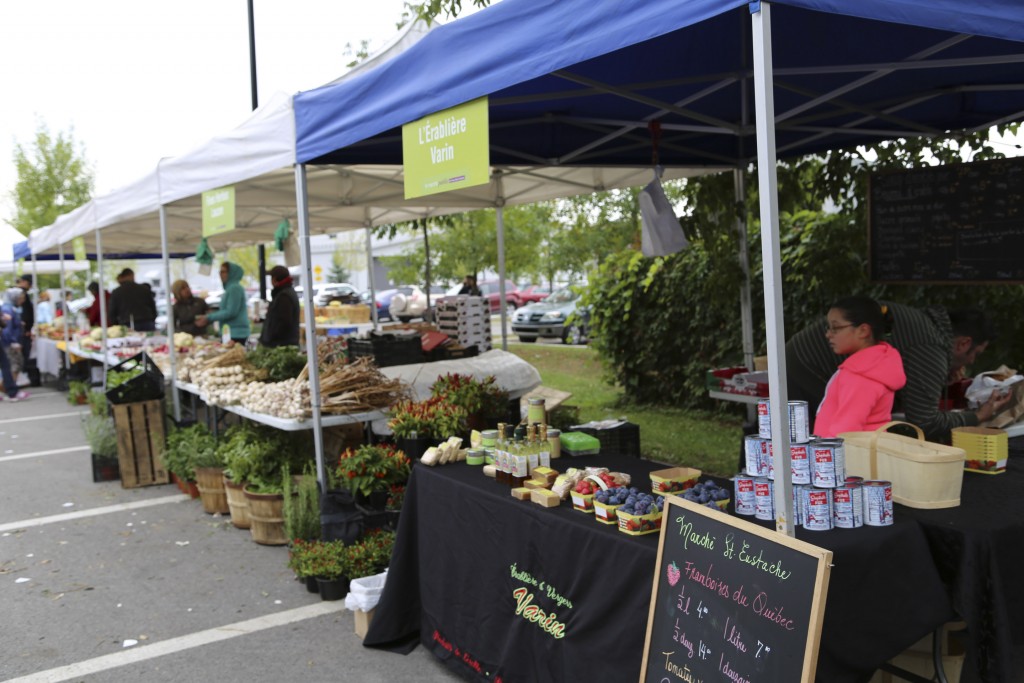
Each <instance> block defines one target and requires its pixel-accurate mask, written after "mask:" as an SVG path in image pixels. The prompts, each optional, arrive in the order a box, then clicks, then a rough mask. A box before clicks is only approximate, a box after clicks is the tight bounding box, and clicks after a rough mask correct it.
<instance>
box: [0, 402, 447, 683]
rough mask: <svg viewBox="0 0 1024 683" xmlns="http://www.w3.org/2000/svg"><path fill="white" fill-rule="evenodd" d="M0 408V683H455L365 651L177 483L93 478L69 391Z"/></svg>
mask: <svg viewBox="0 0 1024 683" xmlns="http://www.w3.org/2000/svg"><path fill="white" fill-rule="evenodd" d="M31 391H32V398H31V399H29V400H27V401H24V402H20V403H8V402H3V403H0V482H3V483H2V486H3V496H2V497H0V604H2V605H3V608H4V609H3V625H2V626H0V680H2V681H12V680H16V681H47V682H53V681H85V682H89V683H92V682H99V681H104V682H110V681H112V682H115V683H116V682H120V681H125V682H127V681H132V682H133V683H134V682H136V681H147V682H150V681H156V682H160V681H195V680H214V681H218V683H229V682H233V681H247V682H252V681H292V680H300V679H301V680H303V681H339V680H341V681H358V682H360V683H363V682H365V683H374V682H376V681H413V680H415V681H453V680H460V679H458V678H457V677H455V676H454V675H452V674H450V673H448V672H447V671H446V670H445V669H443V668H442V667H441V665H440V664H439V663H438V662H437V661H436V660H435V659H434V658H433V657H432V656H431V655H429V654H427V653H426V652H425V651H424V650H423V648H417V650H416V651H415V652H413V653H412V654H411V655H409V656H406V657H403V656H401V655H394V654H390V653H384V652H379V651H376V650H369V649H366V648H364V647H362V641H360V640H359V639H358V638H357V637H356V636H355V635H354V633H353V615H352V613H351V612H348V611H346V610H345V609H344V605H343V603H340V602H322V601H320V600H319V598H318V596H316V595H313V594H310V593H307V592H306V591H305V589H304V588H303V587H302V586H301V585H300V584H299V583H298V582H296V581H295V580H294V578H293V577H292V574H291V572H290V571H289V570H288V568H287V567H286V566H285V564H286V560H287V551H286V550H285V549H284V548H283V547H267V546H260V545H257V544H255V543H253V542H252V540H251V539H250V536H249V532H248V531H243V530H239V529H235V528H234V527H232V526H231V525H230V523H228V521H227V519H226V517H223V518H222V517H218V516H210V515H207V514H205V513H204V512H203V510H202V507H201V506H200V504H199V501H193V500H189V499H188V498H187V497H186V496H183V495H181V494H179V492H178V489H177V488H176V487H174V486H171V485H166V486H152V487H146V488H137V489H122V488H121V486H120V483H119V482H105V483H99V484H94V483H93V482H92V472H91V465H90V457H89V449H88V448H87V447H86V446H85V441H84V439H83V437H82V430H81V427H80V426H79V420H80V417H79V414H80V413H82V412H83V411H82V409H81V408H79V407H74V406H69V405H68V404H67V403H66V401H65V399H64V394H62V393H58V392H56V391H53V390H50V389H46V388H43V389H33V390H31Z"/></svg>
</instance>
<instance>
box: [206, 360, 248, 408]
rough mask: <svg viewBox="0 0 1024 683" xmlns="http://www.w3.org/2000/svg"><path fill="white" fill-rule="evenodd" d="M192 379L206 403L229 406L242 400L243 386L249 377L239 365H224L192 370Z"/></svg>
mask: <svg viewBox="0 0 1024 683" xmlns="http://www.w3.org/2000/svg"><path fill="white" fill-rule="evenodd" d="M192 379H193V381H194V382H195V383H196V385H198V386H199V394H200V396H202V397H204V398H203V400H204V401H206V402H207V403H208V404H210V405H213V406H218V405H219V406H229V405H233V404H235V403H239V402H240V401H241V400H242V395H243V393H244V386H245V384H246V383H247V382H248V380H249V379H251V378H250V377H247V376H246V373H245V370H243V369H242V366H241V365H226V366H224V367H211V368H206V369H205V370H199V371H197V372H193V373H192Z"/></svg>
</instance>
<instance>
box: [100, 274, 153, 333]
mask: <svg viewBox="0 0 1024 683" xmlns="http://www.w3.org/2000/svg"><path fill="white" fill-rule="evenodd" d="M117 281H118V282H120V283H121V286H120V287H118V288H117V289H115V290H114V291H113V292H112V293H111V295H110V311H109V313H110V320H109V321H108V322H111V323H112V324H114V325H127V326H128V327H131V328H132V329H134V330H136V331H138V332H152V331H154V330H155V329H156V301H155V300H154V299H153V292H152V290H150V289H148V288H146V287H143V286H142V285H140V284H138V283H137V282H135V271H133V270H132V269H131V268H125V269H124V270H122V271H121V273H120V275H118V276H117Z"/></svg>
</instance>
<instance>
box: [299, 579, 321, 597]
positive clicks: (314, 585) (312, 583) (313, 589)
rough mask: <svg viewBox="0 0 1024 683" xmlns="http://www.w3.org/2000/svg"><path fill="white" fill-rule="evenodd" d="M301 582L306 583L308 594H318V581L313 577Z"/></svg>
mask: <svg viewBox="0 0 1024 683" xmlns="http://www.w3.org/2000/svg"><path fill="white" fill-rule="evenodd" d="M303 580H304V581H305V582H306V590H307V591H309V592H310V593H319V592H320V580H319V579H317V578H316V577H315V576H307V577H306V578H305V579H303Z"/></svg>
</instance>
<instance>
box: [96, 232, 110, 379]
mask: <svg viewBox="0 0 1024 683" xmlns="http://www.w3.org/2000/svg"><path fill="white" fill-rule="evenodd" d="M96 271H97V272H96V284H98V285H99V288H100V291H99V292H98V293H97V295H96V296H97V297H98V298H99V302H100V344H101V345H102V348H103V391H104V392H106V390H107V366H108V363H107V297H106V295H105V294H104V292H105V291H106V290H105V289H104V288H103V235H102V234H101V231H100V229H99V228H97V229H96Z"/></svg>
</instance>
